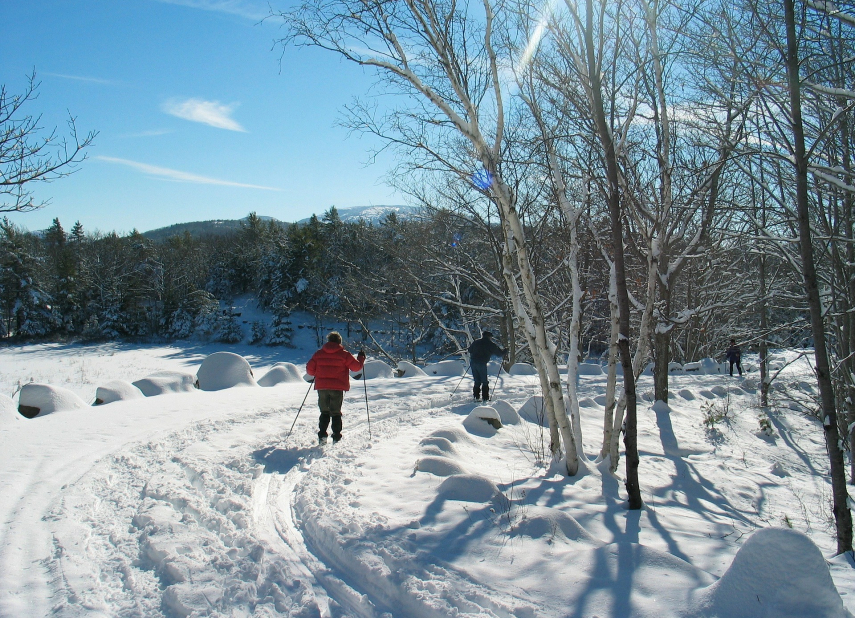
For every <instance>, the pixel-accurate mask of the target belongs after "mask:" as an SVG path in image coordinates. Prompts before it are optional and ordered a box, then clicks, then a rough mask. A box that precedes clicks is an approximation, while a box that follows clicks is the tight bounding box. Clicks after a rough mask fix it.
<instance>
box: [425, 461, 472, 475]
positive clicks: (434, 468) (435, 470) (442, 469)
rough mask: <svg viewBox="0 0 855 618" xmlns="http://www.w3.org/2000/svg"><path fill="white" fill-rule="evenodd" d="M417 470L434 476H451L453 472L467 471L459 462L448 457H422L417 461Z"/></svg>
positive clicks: (463, 472)
mask: <svg viewBox="0 0 855 618" xmlns="http://www.w3.org/2000/svg"><path fill="white" fill-rule="evenodd" d="M415 470H416V471H418V472H427V473H429V474H433V475H434V476H451V475H453V474H465V473H466V471H465V470H464V469H463V467H462V466H460V464H458V463H457V462H454V461H451V460H450V459H449V458H448V457H422V458H421V459H419V460H418V461H417V462H416V467H415Z"/></svg>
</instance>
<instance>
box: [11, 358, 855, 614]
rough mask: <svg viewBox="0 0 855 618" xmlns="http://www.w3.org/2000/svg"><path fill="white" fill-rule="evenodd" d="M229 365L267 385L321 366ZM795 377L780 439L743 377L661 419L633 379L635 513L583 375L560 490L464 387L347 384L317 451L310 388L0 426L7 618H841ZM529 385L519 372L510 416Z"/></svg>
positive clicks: (844, 578) (51, 368)
mask: <svg viewBox="0 0 855 618" xmlns="http://www.w3.org/2000/svg"><path fill="white" fill-rule="evenodd" d="M222 349H223V348H222V347H215V346H206V347H203V348H194V347H190V346H188V347H175V346H171V347H155V346H151V347H140V348H131V347H127V346H116V345H105V346H30V347H24V348H4V349H3V350H0V392H5V393H8V394H11V393H13V392H14V391H15V390H16V388H17V383H18V380H21V381H24V382H28V381H29V379H30V378H31V377H32V378H33V379H34V380H35V381H38V382H42V383H49V384H56V385H59V386H62V387H64V388H68V389H70V390H72V391H74V392H76V393H77V394H78V395H79V396H80V397H81V398H82V399H83V400H85V401H92V400H93V399H94V394H95V389H96V388H97V386H98V385H99V384H102V383H107V382H109V381H110V380H114V379H122V380H125V381H127V382H133V381H135V380H137V379H139V378H141V377H144V376H145V375H148V374H150V373H153V372H155V371H176V372H183V373H191V374H195V373H196V372H197V371H198V369H199V367H200V365H201V364H202V361H203V360H204V359H205V358H206V357H207V356H208V355H209V354H211V353H213V352H216V351H220V350H222ZM228 350H229V351H231V352H235V353H238V354H241V355H242V356H245V357H246V358H247V359H248V360H249V362H250V364H251V365H252V367H253V371H254V373H255V375H264V374H265V373H266V372H267V370H268V369H269V368H270V367H272V366H273V365H274V363H275V362H278V361H288V362H295V363H297V364H300V363H302V364H301V365H300V367H301V369H302V368H303V364H304V363H305V359H306V358H307V356H308V352H309V351H307V350H285V351H283V350H275V351H271V350H265V349H259V348H249V347H244V348H235V347H231V348H228ZM23 367H26V374H24V373H22V368H23ZM788 371H789V372H790V374H789V375H786V376H784V379H783V380H782V382H781V386H782V387H783V386H786V387H787V392H788V393H790V394H792V395H793V396H794V397H793V398H792V399H788V400H786V406H784V405H783V404H784V402H785V400H784V399H783V398H780V399H778V400H777V401H778V406H777V407H776V408H775V409H774V410H773V413H772V414H770V415H769V417H768V418H769V423H770V425H771V427H772V435H768V433H763V432H761V431H760V425H759V422H758V410H757V409H756V407H755V406H754V401H755V393H754V391H753V384H752V381H751V380H750V379H749V380H746V381H740V380H738V379H736V378H729V377H727V376H718V375H674V376H673V378H672V379H673V382H672V392H673V393H674V395H673V397H672V399H671V401H670V402H669V404H668V405H665V404H664V403H661V402H660V403H659V404H656V405H653V403H652V402H651V401H650V400H649V394H650V389H651V384H650V381H649V380H650V379H649V378H642V381H641V383H640V393H641V394H642V405H641V406H640V414H639V416H640V418H639V429H640V436H639V447H640V450H641V456H642V457H641V483H642V490H643V496H644V500H645V503H646V508H645V509H644V510H643V511H627V510H626V504H625V501H624V493H623V487H622V483H621V480H620V478H616V477H614V476H612V475H611V474H609V473H608V471H607V470H606V469H605V467H604V466H602V465H600V464H598V463H597V462H596V461H594V460H593V457H594V456H595V455H596V453H597V452H598V451H599V446H600V444H599V441H600V440H601V437H602V428H601V422H602V421H601V415H602V395H603V389H604V385H605V376H596V375H590V376H587V375H586V376H582V377H581V378H580V388H581V397H580V398H581V400H582V401H581V403H582V406H583V407H582V413H583V431H584V437H585V440H584V452H585V454H586V455H587V458H586V461H585V462H584V465H583V471H582V473H581V474H580V475H579V476H578V477H575V478H569V479H568V478H565V477H564V476H562V475H561V474H560V473H559V471H560V467H559V466H554V467H546V468H544V467H541V466H540V458H541V456H542V454H543V453H544V452H545V448H546V444H545V442H544V441H545V440H548V435H544V433H543V432H542V431H541V428H540V426H539V425H538V424H537V423H531V422H529V421H526V420H520V421H519V422H518V423H515V424H506V425H504V426H503V427H502V428H501V429H499V430H498V431H495V430H493V431H483V432H481V431H469V430H467V429H466V427H465V426H464V424H463V421H464V419H466V418H467V415H469V413H470V412H471V411H472V410H473V408H474V407H475V406H474V404H473V403H471V402H470V401H469V400H468V398H467V395H465V394H463V391H464V389H463V387H461V388H460V389H459V390H458V393H457V394H456V395H455V396H454V397H450V395H451V392H452V391H453V390H454V387H455V386H456V384H457V383H458V382H459V381H460V377H459V376H434V375H425V376H413V377H407V378H375V379H371V380H368V381H365V382H362V381H360V382H358V383H354V384H353V387H354V390H352V391H351V392H350V393H348V394H347V396H346V398H345V408H344V410H345V416H344V432H343V433H344V439H343V441H342V442H341V443H339V444H337V445H334V446H333V445H328V446H326V447H324V448H319V447H318V446H317V445H316V438H315V434H314V432H315V431H316V423H317V408H316V399H315V396H314V394H313V393H312V392H311V386H310V385H307V384H304V383H299V382H283V383H281V384H277V385H275V386H271V387H268V388H226V389H223V390H218V391H207V392H206V391H201V390H195V391H194V392H187V393H174V394H164V395H160V396H157V397H152V398H145V399H133V400H124V401H116V402H113V403H109V404H105V405H101V406H97V407H91V408H86V409H78V410H66V411H57V412H54V413H52V414H50V415H47V416H44V417H36V418H35V419H32V420H26V419H22V420H20V421H15V422H4V423H0V445H2V448H0V496H2V500H0V518H2V519H0V521H2V522H3V525H2V526H0V616H3V617H13V616H14V617H18V616H47V615H51V616H126V617H130V616H139V617H143V616H145V617H149V616H164V617H169V618H172V617H174V616H258V617H261V616H300V617H308V616H329V617H334V616H335V617H340V616H374V617H378V618H379V617H381V616H395V617H402V618H409V617H413V618H421V617H423V616H431V617H433V616H452V615H457V616H507V617H510V616H516V617H535V616H536V617H550V616H555V617H558V616H562V617H563V616H585V617H590V616H600V617H601V618H602V617H604V616H612V617H618V616H627V617H630V616H631V617H635V616H641V617H645V616H651V617H654V616H655V617H656V618H664V617H669V616H675V617H676V616H691V617H698V618H700V617H701V616H713V615H718V616H724V615H726V614H727V612H730V611H732V608H738V609H739V611H743V610H744V611H743V613H742V614H740V615H745V616H795V615H803V616H844V615H847V613H846V610H845V609H844V607H846V608H849V609H852V608H853V606H855V596H853V592H855V576H853V567H852V565H851V564H850V562H849V558H848V557H838V558H833V559H830V558H829V557H830V556H831V555H832V553H833V549H834V546H835V543H834V539H833V528H832V527H831V526H830V522H829V512H828V496H829V486H828V482H827V479H826V475H825V471H826V465H827V464H826V463H825V455H824V446H823V442H822V439H823V438H822V429H821V427H820V425H819V424H818V423H817V422H816V421H815V420H813V419H811V418H809V417H807V416H805V415H804V414H802V413H801V412H800V411H799V410H797V409H792V408H797V407H798V405H799V404H798V402H797V401H796V400H795V398H797V397H800V396H801V397H803V396H809V395H810V391H811V389H813V388H814V387H813V386H812V385H811V384H810V383H809V382H808V381H807V379H806V378H807V376H808V375H809V371H810V369H809V367H807V366H806V365H805V366H801V365H794V366H792V367H791V368H790V369H788ZM797 372H801V373H797ZM536 381H537V380H536V377H535V376H527V375H516V376H508V375H507V374H504V373H503V374H502V375H501V376H500V377H499V379H498V384H497V385H496V387H495V389H494V392H495V393H496V397H497V398H500V399H502V400H504V401H506V402H507V406H505V405H498V404H497V405H498V407H499V408H501V410H500V412H501V413H500V414H498V416H499V417H500V418H503V419H504V418H510V419H511V420H516V419H515V418H514V417H513V416H512V415H510V412H511V409H512V410H519V409H520V408H521V407H522V405H523V404H524V403H525V402H526V401H528V400H529V399H530V398H531V396H532V395H534V394H535V393H536ZM465 391H466V392H468V389H465ZM782 391H783V389H782ZM304 398H305V401H306V402H305V405H304V406H303V408H302V410H301V412H300V415H299V417H298V418H296V423H295V427H294V432H293V433H292V434H291V435H290V436H287V432H288V429H289V427H290V426H291V424H292V422H294V420H295V415H296V414H297V411H298V408H300V405H301V402H302V401H303V400H304ZM366 399H367V406H368V410H366ZM508 406H509V407H508ZM711 411H714V412H718V413H725V412H726V414H723V416H722V415H721V414H720V416H722V420H720V421H718V422H717V423H714V424H712V425H710V426H705V425H704V423H703V418H704V415H705V414H707V415H709V413H710V412H711ZM369 415H370V420H369ZM476 416H477V415H476ZM475 420H479V419H475ZM483 422H484V423H485V424H486V421H483ZM286 436H287V437H286ZM790 526H791V527H792V528H793V529H794V530H796V531H799V532H801V533H803V535H799V534H796V533H792V532H790V531H789V527H790ZM767 528H779V530H777V531H771V534H766V535H765V536H752V535H754V533H756V532H757V531H758V530H761V529H767ZM780 529H786V530H780ZM755 539H756V540H755ZM814 544H815V545H816V546H817V547H818V548H819V549H818V550H817V549H816V547H814ZM742 548H744V549H745V552H744V553H743V552H740V550H741V549H742ZM737 552H740V553H739V555H738V556H737ZM823 556H825V559H824V558H823ZM735 557H736V559H735ZM793 557H795V558H796V560H795V562H794V564H796V563H800V562H799V559H800V558H803V559H804V560H808V559H809V560H810V561H811V566H810V568H809V572H805V571H804V570H797V569H795V568H794V567H793V566H792V565H791V564H790V562H787V560H790V559H791V558H793ZM788 565H789V566H788ZM823 569H826V570H823ZM726 574H727V575H726ZM763 592H765V593H768V595H769V596H768V597H767V596H766V595H765V594H763ZM794 598H795V600H794ZM841 598H842V602H841ZM782 599H784V600H786V603H783V602H782ZM797 601H798V602H797ZM722 612H724V613H722ZM782 612H783V613H782ZM787 612H789V613H787ZM793 612H796V613H793Z"/></svg>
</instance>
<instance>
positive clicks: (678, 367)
mask: <svg viewBox="0 0 855 618" xmlns="http://www.w3.org/2000/svg"><path fill="white" fill-rule="evenodd" d="M668 373H683V365H682V364H681V363H677V362H673V361H672V362H670V363H668Z"/></svg>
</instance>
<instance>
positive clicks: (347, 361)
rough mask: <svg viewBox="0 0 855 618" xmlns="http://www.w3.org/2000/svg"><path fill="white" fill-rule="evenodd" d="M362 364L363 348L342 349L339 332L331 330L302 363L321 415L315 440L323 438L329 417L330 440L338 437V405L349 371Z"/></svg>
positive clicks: (336, 439) (339, 431)
mask: <svg viewBox="0 0 855 618" xmlns="http://www.w3.org/2000/svg"><path fill="white" fill-rule="evenodd" d="M364 364H365V352H363V351H362V350H360V351H359V356H357V357H356V358H354V357H353V354H351V353H350V352H348V351H347V350H345V349H344V346H343V345H342V344H341V335H340V334H338V333H337V332H336V331H332V332H331V333H330V334H329V335H327V342H326V343H325V344H324V346H323V347H322V348H321V349H320V350H318V351H317V352H315V354H314V355H313V356H312V358H311V359H310V360H309V362H308V363H307V364H306V373H308V374H309V375H310V376H313V377H314V378H315V379H314V382H315V390H316V391H318V407H319V408H320V410H321V416H320V418H319V419H318V442H319V443H320V444H325V443H326V441H327V427H329V426H330V421H332V439H333V442H338V441H339V440H341V428H342V422H341V405H342V403H344V391H349V390H350V373H349V371H359V370H360V369H362V367H363V365H364Z"/></svg>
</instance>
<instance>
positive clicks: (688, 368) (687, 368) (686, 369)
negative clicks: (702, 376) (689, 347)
mask: <svg viewBox="0 0 855 618" xmlns="http://www.w3.org/2000/svg"><path fill="white" fill-rule="evenodd" d="M683 373H703V371H701V364H700V363H686V364H685V365H683Z"/></svg>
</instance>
